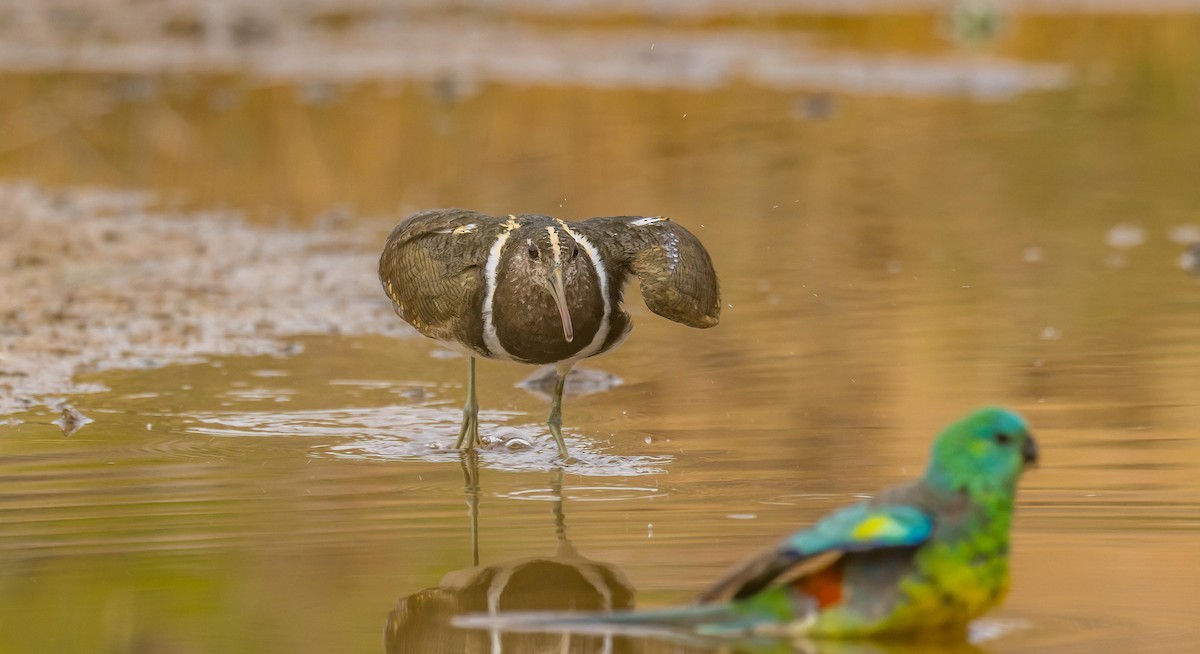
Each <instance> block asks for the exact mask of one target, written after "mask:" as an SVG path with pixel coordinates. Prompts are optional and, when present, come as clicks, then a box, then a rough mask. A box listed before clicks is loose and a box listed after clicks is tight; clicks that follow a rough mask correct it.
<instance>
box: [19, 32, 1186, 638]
mask: <svg viewBox="0 0 1200 654" xmlns="http://www.w3.org/2000/svg"><path fill="white" fill-rule="evenodd" d="M858 20H860V21H861V22H859V23H855V22H854V21H853V20H851V19H839V20H838V21H831V22H830V24H828V25H825V26H824V27H823V28H822V27H821V26H820V25H816V26H812V25H805V26H804V27H803V29H804V30H811V31H812V32H813V33H815V34H817V35H820V36H822V37H823V38H824V39H826V41H827V43H830V44H833V45H836V46H838V47H846V48H849V47H855V48H860V49H861V50H862V51H865V52H876V53H878V52H883V53H887V52H890V51H897V52H904V53H910V54H911V53H917V54H919V53H923V52H927V51H929V50H933V49H936V48H943V47H948V46H944V45H942V46H936V45H934V44H936V43H938V41H937V40H936V38H934V35H931V34H930V33H928V28H927V27H918V28H912V29H909V28H906V27H904V26H905V25H907V24H908V23H907V22H905V21H900V24H899V26H897V24H896V22H895V21H896V20H898V19H889V20H887V21H882V22H881V23H878V25H881V26H880V27H879V29H880V34H881V36H877V37H876V36H873V34H874V33H873V32H872V26H873V25H876V23H872V22H871V21H870V20H868V19H858ZM916 24H918V25H924V24H923V23H916ZM714 29H716V28H714ZM762 29H764V30H765V31H766V32H768V33H771V34H775V30H782V31H783V33H784V34H785V35H787V34H790V33H788V32H787V28H786V27H771V28H762ZM798 29H799V28H798ZM805 33H807V32H805ZM995 48H996V49H997V52H993V53H991V54H989V55H988V56H1003V57H1006V58H1009V59H1011V60H1013V61H1029V62H1038V63H1039V64H1046V63H1049V64H1057V65H1062V66H1064V67H1065V69H1066V70H1067V71H1068V72H1069V76H1070V79H1071V80H1072V81H1071V82H1070V83H1069V84H1067V85H1066V86H1064V87H1063V88H1060V89H1057V90H1040V91H1031V92H1027V93H1018V94H1016V95H1014V96H1011V97H1007V98H1004V99H986V98H979V97H972V96H970V95H969V94H967V95H963V94H959V93H940V94H932V95H930V94H924V95H921V94H918V95H905V94H902V93H898V92H878V93H876V92H864V93H850V92H844V91H827V90H822V89H817V90H811V89H803V88H796V89H791V88H777V87H772V86H770V85H767V84H761V83H760V84H756V83H751V82H739V81H736V80H734V81H728V82H723V83H720V84H718V85H716V86H715V87H713V88H677V87H673V86H671V85H669V84H666V85H664V86H665V88H644V87H643V88H634V89H631V88H625V87H622V86H620V85H617V86H616V87H603V88H602V87H597V86H594V85H588V84H581V85H563V84H532V83H525V82H511V83H506V82H503V81H485V82H482V83H476V84H470V85H466V86H459V85H457V83H450V82H445V83H444V82H437V83H428V82H422V81H389V82H372V81H363V82H353V83H350V82H347V83H337V84H332V83H328V84H326V83H323V84H317V85H313V84H299V85H295V84H290V83H283V82H272V83H269V84H268V83H265V82H263V81H262V80H257V79H253V78H244V77H238V76H228V77H226V76H165V77H163V76H128V75H105V74H27V75H19V74H10V75H7V76H6V77H4V78H3V79H0V88H3V90H4V93H3V94H2V95H0V122H3V123H4V124H5V125H6V126H7V128H8V130H9V131H8V132H7V133H8V134H10V135H13V136H11V137H10V138H9V140H8V141H7V143H6V144H5V147H4V148H3V149H2V151H0V175H4V176H5V177H32V178H35V179H38V180H41V181H43V182H46V183H52V184H69V185H77V184H97V183H98V184H116V185H124V186H133V187H139V188H143V187H148V188H155V189H160V190H164V191H167V192H171V193H177V194H182V196H183V197H184V198H185V201H186V202H188V203H192V204H195V205H197V206H214V205H226V206H233V207H237V208H244V209H246V210H248V211H249V212H251V215H252V216H253V217H254V218H255V219H257V220H260V221H264V222H275V221H277V220H279V216H280V215H283V216H285V217H286V218H287V219H289V220H291V221H292V222H294V223H296V224H298V225H303V224H306V223H307V222H308V221H309V220H310V219H311V218H312V217H313V216H315V215H316V214H319V213H322V212H325V211H328V210H331V209H335V208H337V207H342V206H344V207H348V208H349V211H350V213H351V214H352V215H378V214H381V213H389V214H393V216H392V217H394V218H398V217H399V216H400V215H402V213H403V212H405V211H407V210H409V209H415V208H419V207H425V206H440V205H447V204H457V205H463V206H470V207H475V208H478V209H481V210H485V211H491V212H497V213H498V212H509V211H529V212H550V213H554V214H557V215H562V216H565V217H571V218H580V217H585V216H589V215H602V214H612V213H644V214H666V215H669V216H672V217H673V218H674V219H675V220H678V221H679V222H681V223H683V224H685V225H686V226H688V227H689V228H690V229H692V230H693V231H694V232H695V233H697V234H698V235H699V236H700V238H701V239H702V240H703V241H704V242H705V243H706V244H707V245H708V247H709V249H710V251H711V253H712V256H713V259H714V262H715V264H716V266H717V268H718V271H719V273H720V275H721V280H722V290H723V302H724V303H725V305H726V306H725V307H724V311H723V316H722V323H721V325H720V326H719V327H717V328H715V329H713V330H709V331H703V332H702V331H695V330H690V329H687V328H685V327H682V326H678V325H674V324H671V323H668V322H666V321H664V320H662V319H660V318H658V317H656V316H653V315H652V314H650V313H649V312H648V311H647V310H646V309H645V308H644V307H642V306H641V305H640V303H639V301H638V300H637V299H636V291H635V290H634V289H630V290H631V295H632V296H633V297H632V298H631V300H630V303H631V304H632V305H633V306H632V308H631V310H632V312H633V313H634V314H635V323H636V326H637V327H636V329H635V330H634V333H633V334H632V336H631V337H630V339H629V340H628V342H627V343H626V344H625V345H623V346H622V347H621V348H620V349H618V350H617V351H616V352H614V353H613V354H611V355H609V356H606V357H603V358H601V359H598V360H593V361H589V362H586V363H585V366H586V367H590V368H593V369H599V370H602V371H604V372H607V373H609V374H611V375H615V376H616V377H618V378H619V379H620V380H621V381H622V383H621V384H619V385H617V386H615V387H614V388H612V389H611V390H608V391H604V392H597V393H593V394H587V395H581V396H575V397H569V398H568V399H567V401H566V403H565V407H564V419H565V423H566V432H567V437H568V442H569V445H570V447H571V449H572V451H573V452H574V453H577V456H578V457H579V462H578V463H576V464H573V465H570V466H568V467H566V468H565V469H560V468H559V467H558V466H556V465H555V464H554V462H553V460H552V459H553V450H552V447H551V446H550V445H549V442H548V439H547V436H546V434H545V433H544V429H543V426H542V424H541V422H542V420H543V419H544V414H545V411H546V402H545V400H544V399H542V398H539V397H536V396H534V395H532V394H530V393H528V392H526V391H524V390H522V389H521V388H518V387H517V386H516V384H517V382H519V381H520V380H521V379H522V378H523V377H525V376H526V375H527V374H529V372H530V369H528V368H522V367H519V366H515V365H508V364H497V363H491V362H481V363H480V366H479V373H480V375H479V376H480V380H479V384H480V387H479V398H480V402H481V405H482V407H483V410H482V413H481V420H482V422H483V426H484V430H485V433H487V434H492V435H497V436H500V437H511V436H520V437H523V438H526V439H529V440H531V441H533V442H534V443H535V447H534V448H532V449H531V450H523V451H514V452H509V451H505V450H503V449H499V448H498V449H495V450H488V451H484V452H481V453H480V454H479V456H478V458H477V459H475V458H474V457H466V458H464V457H462V456H460V455H459V454H457V453H454V452H449V451H446V450H444V449H441V448H438V447H436V445H439V444H440V445H445V444H447V443H448V442H449V441H450V440H451V439H452V437H453V434H454V433H455V431H456V429H457V423H458V418H459V407H460V406H461V402H462V394H463V390H462V384H463V382H464V380H465V367H466V366H465V362H464V360H462V359H457V358H449V357H447V356H445V355H444V352H443V350H442V349H441V348H440V347H439V346H438V344H436V343H434V342H432V341H428V340H425V339H420V338H415V337H414V338H410V339H394V338H386V337H383V336H354V337H349V336H331V335H321V336H310V337H303V338H299V339H297V342H298V344H299V345H302V351H301V352H300V353H299V354H297V355H295V356H291V357H287V358H276V357H261V358H248V357H235V358H211V359H208V360H206V361H204V362H202V363H197V364H195V365H186V366H168V367H165V368H161V369H157V370H137V371H117V372H108V373H103V374H99V375H92V376H87V377H86V378H85V380H86V381H97V382H100V383H102V384H104V385H105V386H107V387H108V388H110V389H111V391H108V392H104V393H97V394H90V395H80V396H76V397H75V398H73V400H74V401H75V403H76V405H78V406H79V407H80V408H81V409H83V410H84V411H85V413H87V414H88V415H89V416H91V417H92V418H94V419H95V420H96V422H95V423H94V424H91V425H88V426H87V427H85V428H84V429H83V430H81V431H80V432H78V433H77V434H75V435H74V436H72V437H71V438H64V437H63V436H62V434H61V433H60V432H59V431H58V428H57V427H55V426H53V425H50V424H49V421H50V420H51V419H52V418H53V415H52V414H50V413H49V412H43V413H39V412H31V413H27V414H22V415H18V416H16V417H17V418H20V419H22V420H24V421H25V422H24V423H23V424H19V425H15V426H0V479H2V480H3V488H4V492H3V493H2V494H0V552H2V553H0V598H2V600H3V601H0V653H7V652H13V653H17V652H20V653H25V652H88V651H91V652H181V653H184V652H210V651H211V652H216V651H222V652H379V651H385V648H390V651H394V652H459V651H492V652H499V651H501V649H499V648H498V645H503V651H506V652H535V651H550V650H554V651H559V649H558V648H559V647H562V648H563V649H562V650H561V651H567V647H572V648H574V649H571V650H570V651H614V652H627V651H647V652H682V651H707V650H705V649H704V648H702V647H700V646H699V645H692V646H689V647H684V646H678V647H677V646H674V645H667V644H661V643H655V642H651V641H646V640H641V639H631V638H615V639H608V640H607V641H606V640H605V639H604V638H600V637H575V640H573V641H571V642H564V641H562V640H561V639H560V638H559V637H557V636H555V637H549V636H540V637H539V636H515V635H509V636H504V637H503V638H500V637H499V636H496V637H495V638H496V639H499V640H495V639H494V638H493V636H492V635H489V634H486V633H473V634H466V633H464V632H457V631H454V630H451V629H450V628H449V627H447V626H446V625H445V622H444V620H445V613H446V607H447V606H450V607H453V606H456V605H457V604H456V603H458V602H461V603H462V604H461V605H462V606H478V602H479V601H481V600H480V597H482V595H481V593H483V592H484V591H482V590H481V588H486V584H487V583H488V580H489V579H491V578H492V577H491V576H490V575H492V574H500V573H502V572H504V571H507V573H511V574H514V578H515V573H514V572H513V571H515V570H518V569H521V568H522V566H525V565H529V564H530V563H531V562H532V564H533V565H535V566H537V567H535V570H537V571H538V573H539V574H544V575H560V577H554V578H555V579H560V578H561V579H562V581H561V583H556V584H555V586H556V587H558V588H561V589H562V592H563V593H564V595H570V596H571V597H573V598H575V599H574V600H573V601H576V602H578V603H580V604H581V605H585V606H590V605H592V604H597V603H598V604H599V605H603V603H604V602H605V601H607V602H608V603H609V604H616V605H621V604H622V603H624V602H626V601H628V600H629V599H630V598H634V601H635V602H636V604H637V605H638V606H661V605H666V604H670V603H679V602H686V601H687V600H688V599H689V598H690V596H691V593H693V592H695V591H697V590H699V589H701V588H703V587H704V586H705V585H706V583H708V582H709V581H711V580H712V579H714V578H715V577H716V576H717V575H718V574H720V573H721V572H722V570H724V569H725V568H726V567H727V566H729V565H731V564H732V563H734V562H736V561H738V560H739V559H741V558H742V557H743V556H744V555H746V554H747V553H749V552H751V551H753V550H756V549H758V548H760V547H762V546H765V545H767V544H769V543H771V542H773V541H774V540H775V539H776V538H778V537H779V536H780V535H782V534H783V533H786V532H787V531H789V530H791V529H794V528H796V527H798V526H801V525H804V524H807V523H809V522H811V521H812V520H814V519H815V518H816V517H818V516H819V515H820V514H822V513H823V512H826V511H828V510H830V509H831V508H833V507H836V506H839V505H842V504H845V503H848V502H852V501H855V499H856V498H858V497H861V496H862V495H864V494H868V493H871V492H873V491H874V490H876V489H878V488H879V487H881V486H884V485H887V484H891V483H894V482H897V481H899V480H902V479H905V478H908V477H911V476H913V475H915V474H917V473H918V472H919V471H920V470H921V468H922V466H923V465H924V461H925V456H926V450H927V448H928V445H929V442H930V439H931V437H932V435H933V434H934V433H935V431H936V430H938V429H939V428H940V427H941V426H943V425H944V424H945V423H946V422H948V421H949V420H951V419H953V418H954V417H956V416H958V415H959V414H961V413H963V412H965V411H967V410H969V409H971V408H973V407H976V406H978V405H982V404H1001V405H1005V406H1010V407H1013V408H1016V409H1018V410H1020V411H1022V412H1023V413H1025V415H1026V416H1027V417H1028V419H1029V420H1030V422H1031V423H1032V425H1033V426H1034V428H1035V431H1036V433H1037V434H1038V437H1039V441H1040V443H1041V445H1042V449H1043V466H1042V467H1041V468H1040V469H1038V470H1036V471H1035V472H1033V473H1032V474H1030V475H1028V476H1027V478H1026V479H1025V481H1024V483H1023V485H1022V493H1021V496H1020V501H1019V515H1018V517H1017V520H1016V522H1015V529H1014V540H1015V545H1014V553H1013V592H1012V594H1011V595H1010V597H1009V599H1008V601H1007V603H1006V604H1005V606H1004V607H1003V608H1002V609H1000V610H998V611H996V612H995V613H993V614H991V615H989V616H988V617H987V618H985V619H983V620H981V621H980V622H979V623H978V624H977V625H975V627H976V628H975V631H974V636H973V639H974V641H975V642H974V644H971V645H968V644H947V645H944V646H943V645H937V646H933V645H922V646H920V647H917V648H915V649H913V648H907V649H906V648H904V647H901V646H884V645H849V644H847V645H834V644H826V645H822V646H820V647H815V648H814V651H822V652H825V651H827V652H892V651H895V652H901V651H905V652H906V651H921V652H932V651H945V652H990V653H993V654H1002V653H1017V652H1107V651H1113V652H1118V651H1119V652H1153V653H1167V652H1195V651H1198V649H1200V626H1197V623H1196V616H1197V615H1198V614H1200V551H1198V548H1197V543H1198V542H1200V431H1198V427H1197V425H1200V384H1198V383H1197V378H1198V371H1200V283H1197V279H1196V278H1194V277H1191V276H1189V275H1188V274H1186V273H1185V272H1184V271H1182V270H1180V269H1179V267H1178V265H1177V261H1178V258H1179V255H1180V253H1181V252H1182V251H1183V245H1182V242H1184V241H1186V240H1188V239H1189V238H1191V237H1190V236H1189V233H1188V232H1187V230H1181V229H1179V228H1180V227H1181V226H1182V227H1186V226H1189V225H1190V226H1192V227H1193V229H1194V228H1195V226H1197V225H1200V183H1198V177H1197V171H1198V170H1200V120H1198V118H1197V117H1198V116H1200V75H1197V74H1196V72H1197V64H1196V62H1198V61H1200V21H1197V20H1196V19H1195V18H1194V17H1188V16H1173V17H1169V18H1165V19H1164V18H1130V17H1126V18H1120V19H1116V18H1095V19H1087V20H1082V19H1081V20H1078V21H1075V22H1072V21H1069V20H1066V19H1048V18H1047V19H1037V20H1034V19H1029V20H1026V21H1022V22H1021V23H1020V24H1019V25H1017V29H1016V30H1015V31H1014V32H1013V33H1012V34H1011V35H1009V36H1007V37H1006V39H1005V40H1004V41H1002V42H1001V43H1000V44H999V45H997V46H995ZM946 56H952V57H957V58H960V59H961V58H968V59H969V58H971V57H975V56H977V55H976V54H973V53H971V52H966V53H958V54H952V55H946ZM956 60H958V59H956ZM95 107H101V109H95ZM39 130H40V131H39ZM382 238H383V234H382V233H381V234H380V242H382ZM1114 244H1115V245H1114ZM363 274H364V276H365V277H366V278H368V282H367V283H371V284H373V283H374V281H373V280H370V279H369V276H370V275H371V271H370V270H369V269H366V268H364V271H363ZM297 302H299V303H301V304H303V302H304V300H303V299H298V300H297ZM379 320H380V321H381V323H382V322H385V321H393V320H396V318H395V317H394V316H393V315H392V314H391V312H390V310H388V307H387V306H386V304H385V303H384V300H383V297H382V295H380V312H379ZM564 562H565V563H564ZM476 564H478V565H479V566H480V567H481V569H476V570H467V569H469V568H472V567H473V566H474V565H476ZM464 570H465V572H457V573H456V574H454V575H452V576H451V577H448V578H447V579H446V581H445V582H443V577H445V576H446V575H448V574H450V573H455V571H464ZM580 570H584V571H586V573H579V574H575V576H572V574H573V573H571V571H576V572H578V571H580ZM580 579H585V580H587V583H586V584H584V585H583V586H578V585H579V584H580V583H582V582H580V581H579V580H580ZM572 580H574V581H572ZM572 584H575V585H574V586H573V585H572ZM439 585H441V586H442V588H441V589H435V588H434V587H437V586H439ZM601 589H603V590H601ZM575 590H577V591H578V592H575ZM569 591H570V592H569ZM506 592H508V593H509V595H508V596H507V598H508V600H510V601H511V602H512V606H521V605H522V604H521V603H522V602H524V601H527V600H529V599H530V598H531V597H535V596H537V595H538V594H540V593H543V592H545V591H544V589H537V590H530V589H529V587H527V586H521V585H519V584H514V585H513V586H512V587H511V588H510V589H509V590H508V591H506ZM417 593H422V594H421V595H419V596H417V597H413V595H414V594H417ZM572 593H574V594H572ZM606 597H607V598H608V599H607V600H605V599H604V598H606ZM472 602H474V604H472ZM589 602H590V603H592V604H589ZM398 603H399V608H397V607H398ZM394 609H395V612H394V613H393V610H394ZM415 641H419V643H418V644H414V642H415ZM756 647H759V649H753V648H752V647H751V646H750V645H747V646H745V647H743V648H741V649H737V650H736V651H789V650H788V649H784V648H780V649H771V647H772V646H770V645H768V646H756ZM797 651H805V650H803V649H800V650H797Z"/></svg>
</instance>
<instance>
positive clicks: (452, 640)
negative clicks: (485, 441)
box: [385, 451, 643, 654]
mask: <svg viewBox="0 0 1200 654" xmlns="http://www.w3.org/2000/svg"><path fill="white" fill-rule="evenodd" d="M462 466H463V476H464V479H465V486H466V495H467V505H468V515H469V516H470V522H471V553H472V554H471V556H472V566H471V567H469V568H465V569H463V570H457V571H455V572H451V573H449V574H447V575H446V576H445V577H444V578H443V579H442V581H441V583H439V584H438V585H437V586H435V587H433V588H426V589H424V590H421V591H419V592H416V593H413V594H412V595H409V596H407V597H403V598H401V599H400V601H399V602H397V604H396V608H395V609H394V610H393V611H392V612H391V614H389V616H388V624H387V630H386V632H385V641H386V646H387V651H388V653H389V654H441V653H445V654H462V653H463V652H487V653H489V654H499V653H500V652H546V651H554V652H612V653H614V654H616V653H617V652H635V651H643V650H641V649H635V648H634V645H635V644H634V643H633V642H631V641H629V640H628V639H623V638H619V637H614V636H612V635H599V636H597V635H580V634H527V633H503V634H502V633H499V632H485V631H469V630H463V629H458V628H456V627H454V626H453V625H451V618H452V617H453V616H455V615H461V614H466V613H489V612H501V611H563V610H579V611H612V610H617V609H627V608H632V607H633V596H634V589H633V586H632V585H630V583H629V581H628V580H627V579H626V578H625V575H624V574H623V573H622V572H621V570H620V569H618V568H617V567H616V566H613V565H611V564H607V563H600V562H597V561H592V560H590V559H588V558H586V557H584V556H583V555H581V554H580V553H579V552H578V551H577V550H576V549H575V546H574V545H573V544H572V543H571V541H570V539H569V538H568V537H567V529H566V515H565V513H564V511H563V499H562V470H555V471H554V472H553V473H552V474H551V478H550V487H551V490H552V493H553V497H554V500H553V503H552V504H553V515H554V526H555V533H556V534H557V540H558V543H557V548H556V550H555V552H554V553H553V554H550V555H546V556H533V557H527V558H520V559H514V560H512V561H504V562H501V563H495V564H491V565H486V566H481V565H479V529H478V527H479V460H478V455H477V454H476V453H475V452H474V451H464V452H463V453H462Z"/></svg>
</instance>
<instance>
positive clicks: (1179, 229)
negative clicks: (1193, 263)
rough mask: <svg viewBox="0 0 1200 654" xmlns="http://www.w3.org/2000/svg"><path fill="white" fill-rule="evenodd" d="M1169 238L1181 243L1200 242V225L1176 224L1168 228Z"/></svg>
mask: <svg viewBox="0 0 1200 654" xmlns="http://www.w3.org/2000/svg"><path fill="white" fill-rule="evenodd" d="M1167 238H1169V239H1171V242H1172V243H1178V244H1180V245H1191V244H1193V243H1200V225H1175V226H1174V227H1172V228H1171V229H1169V230H1167Z"/></svg>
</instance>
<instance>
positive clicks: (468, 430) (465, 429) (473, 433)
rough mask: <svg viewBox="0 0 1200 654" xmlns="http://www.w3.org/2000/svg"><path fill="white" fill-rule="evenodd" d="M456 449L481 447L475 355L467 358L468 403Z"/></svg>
mask: <svg viewBox="0 0 1200 654" xmlns="http://www.w3.org/2000/svg"><path fill="white" fill-rule="evenodd" d="M454 447H455V449H459V450H461V449H463V448H464V447H466V448H475V447H479V401H478V400H476V399H475V357H468V358H467V403H466V404H464V405H463V418H462V427H461V428H460V429H459V430H458V440H457V441H454Z"/></svg>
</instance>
